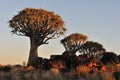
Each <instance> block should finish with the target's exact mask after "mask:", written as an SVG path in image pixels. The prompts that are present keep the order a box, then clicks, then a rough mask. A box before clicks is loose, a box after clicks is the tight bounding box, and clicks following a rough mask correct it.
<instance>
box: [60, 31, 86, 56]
mask: <svg viewBox="0 0 120 80" xmlns="http://www.w3.org/2000/svg"><path fill="white" fill-rule="evenodd" d="M87 39H88V37H87V36H86V35H84V34H80V33H73V34H71V35H69V36H67V37H65V38H64V39H62V40H61V43H62V44H63V46H64V47H65V49H66V51H69V52H70V53H71V54H70V55H75V53H76V52H77V51H78V50H79V48H80V47H81V45H83V44H84V43H85V42H86V41H87Z"/></svg>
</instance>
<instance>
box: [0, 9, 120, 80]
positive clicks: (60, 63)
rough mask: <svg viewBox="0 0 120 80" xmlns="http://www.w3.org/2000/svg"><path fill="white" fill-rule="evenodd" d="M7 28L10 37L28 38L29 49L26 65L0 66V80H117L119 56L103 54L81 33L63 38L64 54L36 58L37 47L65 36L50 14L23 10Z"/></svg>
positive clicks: (119, 77)
mask: <svg viewBox="0 0 120 80" xmlns="http://www.w3.org/2000/svg"><path fill="white" fill-rule="evenodd" d="M9 26H10V28H11V29H12V31H11V32H12V33H14V34H17V35H19V36H27V37H29V38H30V44H31V46H30V52H29V58H28V63H27V64H25V62H23V65H19V64H18V65H0V80H120V55H117V54H116V53H114V52H108V51H106V49H105V48H104V46H103V45H102V44H101V43H99V42H94V41H91V40H89V39H88V36H87V35H85V34H83V33H72V34H70V35H68V36H66V37H65V38H63V39H62V40H61V41H60V42H61V44H63V47H64V48H65V51H64V52H63V53H60V55H51V56H50V59H47V58H43V57H39V56H38V52H37V49H38V47H39V46H40V45H43V44H48V41H49V40H50V39H56V38H58V37H59V36H61V35H63V34H64V33H65V32H66V28H65V26H64V21H63V20H62V18H61V17H60V16H59V15H58V14H55V13H54V12H52V11H47V10H43V9H34V8H26V9H24V10H22V11H20V12H19V13H18V14H17V15H15V16H14V17H13V18H12V19H11V20H10V21H9ZM77 52H78V53H79V55H76V53H77Z"/></svg>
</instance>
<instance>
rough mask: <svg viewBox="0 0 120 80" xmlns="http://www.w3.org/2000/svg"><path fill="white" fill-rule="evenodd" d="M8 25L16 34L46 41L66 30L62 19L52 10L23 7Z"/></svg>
mask: <svg viewBox="0 0 120 80" xmlns="http://www.w3.org/2000/svg"><path fill="white" fill-rule="evenodd" d="M9 26H10V27H11V28H12V32H13V33H15V34H17V35H22V36H28V37H33V36H34V38H36V39H42V41H43V40H45V41H47V40H49V39H52V38H56V37H59V36H60V35H61V34H63V33H64V32H65V31H66V28H65V27H64V21H63V20H62V19H61V17H60V16H59V15H57V14H55V13H54V12H52V11H47V10H43V9H34V8H25V9H24V10H22V11H20V12H19V13H18V14H17V15H15V16H14V17H13V18H12V19H11V20H10V21H9Z"/></svg>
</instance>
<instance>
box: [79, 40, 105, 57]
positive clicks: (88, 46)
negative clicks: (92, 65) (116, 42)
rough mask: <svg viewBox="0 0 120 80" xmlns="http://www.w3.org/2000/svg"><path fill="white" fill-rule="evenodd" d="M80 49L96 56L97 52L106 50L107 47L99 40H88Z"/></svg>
mask: <svg viewBox="0 0 120 80" xmlns="http://www.w3.org/2000/svg"><path fill="white" fill-rule="evenodd" d="M79 51H80V52H82V53H84V54H89V55H91V56H95V55H96V54H99V53H102V52H105V49H104V48H103V46H102V44H100V43H98V42H92V41H87V42H86V43H85V44H83V45H82V46H81V48H80V50H79Z"/></svg>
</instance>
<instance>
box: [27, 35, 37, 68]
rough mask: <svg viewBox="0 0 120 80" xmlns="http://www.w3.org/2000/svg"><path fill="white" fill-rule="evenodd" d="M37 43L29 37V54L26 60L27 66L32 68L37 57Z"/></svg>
mask: <svg viewBox="0 0 120 80" xmlns="http://www.w3.org/2000/svg"><path fill="white" fill-rule="evenodd" d="M37 44H38V43H37V41H36V40H35V39H34V37H30V52H29V58H28V64H27V66H30V65H31V66H32V64H33V62H34V60H35V58H37V57H38V50H37V49H38V45H37Z"/></svg>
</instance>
